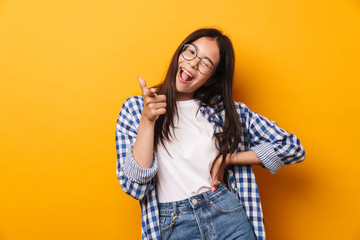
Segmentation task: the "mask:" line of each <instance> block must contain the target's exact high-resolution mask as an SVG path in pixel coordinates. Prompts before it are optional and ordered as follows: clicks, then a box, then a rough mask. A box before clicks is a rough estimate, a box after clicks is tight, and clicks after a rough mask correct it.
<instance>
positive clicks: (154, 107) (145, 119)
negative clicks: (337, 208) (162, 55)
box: [133, 77, 166, 168]
mask: <svg viewBox="0 0 360 240" xmlns="http://www.w3.org/2000/svg"><path fill="white" fill-rule="evenodd" d="M138 80H139V84H140V87H141V90H142V92H143V94H144V108H143V112H142V115H141V119H140V124H139V129H138V135H137V137H136V142H135V145H134V149H133V156H134V159H135V161H136V162H137V163H138V164H139V166H140V167H142V168H151V165H152V160H153V151H154V127H155V122H156V120H157V119H158V118H159V116H160V115H162V114H165V113H166V96H165V95H157V94H156V91H155V89H154V88H150V89H148V88H147V86H146V83H145V81H144V79H142V78H140V77H139V78H138Z"/></svg>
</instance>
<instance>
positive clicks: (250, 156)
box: [210, 151, 262, 192]
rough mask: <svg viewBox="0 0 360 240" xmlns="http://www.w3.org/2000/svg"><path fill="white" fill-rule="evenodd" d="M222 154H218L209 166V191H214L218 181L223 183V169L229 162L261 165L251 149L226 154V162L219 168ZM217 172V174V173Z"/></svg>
mask: <svg viewBox="0 0 360 240" xmlns="http://www.w3.org/2000/svg"><path fill="white" fill-rule="evenodd" d="M221 161H222V156H219V157H218V158H217V159H216V160H215V161H214V163H213V165H212V167H211V172H210V173H211V178H212V182H211V191H212V192H215V190H216V188H217V186H218V183H219V181H220V182H221V183H223V184H224V171H225V168H226V167H227V166H228V165H230V164H239V165H259V166H261V165H262V162H261V161H260V159H259V158H258V157H257V156H256V154H255V153H254V152H253V151H246V152H238V153H234V154H231V155H228V156H227V159H226V164H225V166H224V167H223V168H221V169H220V165H221ZM219 170H220V171H219ZM217 173H219V174H217Z"/></svg>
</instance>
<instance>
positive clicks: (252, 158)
mask: <svg viewBox="0 0 360 240" xmlns="http://www.w3.org/2000/svg"><path fill="white" fill-rule="evenodd" d="M228 164H239V165H260V166H261V165H263V164H262V162H261V161H260V159H259V158H258V156H256V154H255V153H254V152H253V151H245V152H237V153H234V154H232V155H231V156H230V158H229V160H228Z"/></svg>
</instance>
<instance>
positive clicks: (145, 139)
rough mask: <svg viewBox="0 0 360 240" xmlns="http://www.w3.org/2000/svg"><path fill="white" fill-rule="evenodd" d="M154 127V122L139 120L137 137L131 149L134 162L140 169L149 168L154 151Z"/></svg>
mask: <svg viewBox="0 0 360 240" xmlns="http://www.w3.org/2000/svg"><path fill="white" fill-rule="evenodd" d="M154 127H155V121H154V122H151V121H147V120H146V119H143V118H142V119H141V120H140V124H139V129H138V135H137V138H136V142H135V145H134V148H133V156H134V159H135V161H136V162H137V163H138V164H139V166H140V167H142V168H151V165H152V161H153V151H154Z"/></svg>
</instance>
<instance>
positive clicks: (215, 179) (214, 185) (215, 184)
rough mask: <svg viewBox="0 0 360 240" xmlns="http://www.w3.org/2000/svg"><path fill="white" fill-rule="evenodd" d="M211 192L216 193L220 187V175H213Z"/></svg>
mask: <svg viewBox="0 0 360 240" xmlns="http://www.w3.org/2000/svg"><path fill="white" fill-rule="evenodd" d="M211 178H212V181H211V192H215V191H216V189H217V187H218V185H219V174H218V173H213V172H212V173H211Z"/></svg>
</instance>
